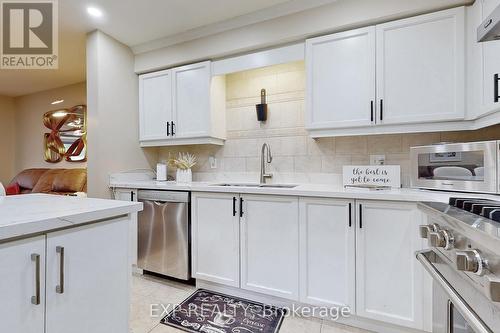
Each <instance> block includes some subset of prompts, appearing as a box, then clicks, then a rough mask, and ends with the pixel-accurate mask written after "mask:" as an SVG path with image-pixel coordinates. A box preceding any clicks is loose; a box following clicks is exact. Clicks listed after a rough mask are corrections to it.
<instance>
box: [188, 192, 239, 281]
mask: <svg viewBox="0 0 500 333" xmlns="http://www.w3.org/2000/svg"><path fill="white" fill-rule="evenodd" d="M239 199H240V198H239V195H238V194H232V193H230V194H227V193H192V195H191V231H192V232H191V236H192V239H191V241H192V269H191V271H192V272H193V273H192V274H193V277H194V278H196V279H201V280H206V281H211V282H216V283H220V284H224V285H227V286H232V287H239V286H240V223H239V212H238V210H239Z"/></svg>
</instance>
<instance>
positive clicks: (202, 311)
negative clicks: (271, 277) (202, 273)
mask: <svg viewBox="0 0 500 333" xmlns="http://www.w3.org/2000/svg"><path fill="white" fill-rule="evenodd" d="M284 315H285V310H284V309H282V308H278V307H275V306H270V305H265V304H263V303H257V302H252V301H249V300H246V299H243V298H238V297H233V296H229V295H224V294H220V293H215V292H212V291H208V290H205V289H198V290H197V291H195V292H194V293H193V294H192V295H191V296H189V297H188V298H187V299H185V300H184V301H183V302H182V303H181V304H180V305H178V306H177V307H176V308H175V309H174V310H172V311H171V312H170V313H169V314H168V315H166V316H165V317H164V318H163V319H162V320H161V323H162V324H165V325H169V326H173V327H176V328H178V329H181V330H184V331H187V332H203V333H277V332H278V331H279V329H280V326H281V323H282V321H283V317H284Z"/></svg>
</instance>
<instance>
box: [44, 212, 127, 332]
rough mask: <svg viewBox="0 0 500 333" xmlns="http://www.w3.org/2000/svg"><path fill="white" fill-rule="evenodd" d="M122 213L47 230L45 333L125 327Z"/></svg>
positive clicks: (124, 261)
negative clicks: (69, 227) (98, 221)
mask: <svg viewBox="0 0 500 333" xmlns="http://www.w3.org/2000/svg"><path fill="white" fill-rule="evenodd" d="M127 219H128V218H118V219H114V220H110V221H106V222H102V223H99V224H91V225H87V226H83V227H78V228H73V229H67V230H63V231H58V232H53V233H49V234H47V273H46V274H47V275H46V276H47V279H46V280H47V281H46V286H47V291H46V319H45V320H46V332H47V333H67V332H72V333H88V332H93V333H109V332H128V316H129V282H130V281H129V279H130V266H129V264H128V262H129V257H128V251H127V250H126V249H128V239H129V238H128V237H129V235H128V230H129V228H128V223H126V221H125V220H127ZM42 331H43V330H42ZM42 331H39V332H42Z"/></svg>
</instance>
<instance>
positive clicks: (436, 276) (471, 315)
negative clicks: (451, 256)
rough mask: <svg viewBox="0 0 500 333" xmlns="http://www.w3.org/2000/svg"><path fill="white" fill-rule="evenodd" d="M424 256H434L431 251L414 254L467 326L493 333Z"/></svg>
mask: <svg viewBox="0 0 500 333" xmlns="http://www.w3.org/2000/svg"><path fill="white" fill-rule="evenodd" d="M426 255H431V256H435V255H436V254H435V253H434V251H432V250H425V251H418V252H417V253H416V256H417V260H418V261H420V263H421V264H422V265H423V266H424V268H425V270H426V271H427V272H428V273H429V274H430V275H431V276H432V278H433V280H434V281H435V282H436V283H438V284H439V285H440V286H441V288H443V289H444V291H445V292H446V294H447V295H448V297H449V298H450V301H451V302H452V303H453V306H455V308H457V309H458V311H460V313H461V314H462V315H463V316H464V319H465V320H467V322H468V323H469V325H470V326H471V327H472V328H473V329H474V331H475V332H478V333H493V331H492V330H490V329H489V328H488V327H487V326H486V325H485V324H484V323H483V321H482V320H481V319H480V318H479V317H478V316H477V314H476V313H475V312H474V310H472V309H471V307H470V306H469V305H468V304H467V303H466V302H465V301H464V299H463V298H462V297H461V296H460V295H459V294H457V292H456V291H455V289H453V287H452V286H451V285H450V284H449V283H448V281H446V279H445V278H444V277H443V275H441V273H439V271H438V270H437V269H436V268H435V267H434V265H433V264H432V262H431V261H430V260H429V259H428V258H427V256H426Z"/></svg>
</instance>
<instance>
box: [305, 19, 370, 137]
mask: <svg viewBox="0 0 500 333" xmlns="http://www.w3.org/2000/svg"><path fill="white" fill-rule="evenodd" d="M306 62H307V112H306V127H307V128H310V129H323V128H325V129H328V128H338V127H353V126H366V125H370V124H372V113H373V120H375V106H374V105H373V106H372V104H373V103H375V28H374V27H368V28H363V29H358V30H353V31H347V32H342V33H338V34H333V35H329V36H323V37H318V38H313V39H308V40H307V41H306ZM372 110H373V111H372Z"/></svg>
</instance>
